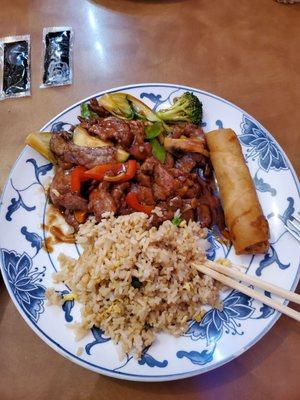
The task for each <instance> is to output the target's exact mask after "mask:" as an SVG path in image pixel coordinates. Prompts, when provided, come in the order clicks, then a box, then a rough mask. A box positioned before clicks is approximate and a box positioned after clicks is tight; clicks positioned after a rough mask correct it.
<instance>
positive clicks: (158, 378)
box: [0, 82, 300, 382]
mask: <svg viewBox="0 0 300 400" xmlns="http://www.w3.org/2000/svg"><path fill="white" fill-rule="evenodd" d="M140 87H163V88H167V87H168V88H174V89H185V90H190V91H194V92H196V93H199V94H204V95H206V96H208V97H212V98H214V99H216V100H218V101H221V102H222V103H226V104H227V105H229V106H231V107H233V108H235V109H237V110H238V111H240V112H241V113H242V114H244V115H245V116H247V117H249V118H250V119H251V120H252V121H254V122H255V123H256V124H258V126H259V127H261V128H262V129H263V130H264V131H265V132H266V133H267V134H268V135H269V136H270V137H271V138H272V139H273V140H274V142H275V143H276V145H277V146H278V148H279V149H280V150H281V151H282V153H283V155H284V157H285V160H286V161H287V164H288V167H289V169H290V170H291V173H292V177H293V179H294V182H295V185H296V188H297V192H298V196H299V198H300V184H299V179H298V177H297V174H296V172H295V170H294V167H293V165H292V163H291V161H290V160H289V158H288V157H287V155H286V153H285V151H284V150H283V149H282V147H281V146H280V144H279V143H278V142H277V140H276V139H275V138H274V136H273V135H272V134H271V133H270V132H269V131H268V130H267V129H266V128H265V127H264V126H263V125H262V124H261V123H260V122H259V121H257V120H256V119H255V118H254V117H252V116H251V115H250V114H248V113H247V112H246V111H245V110H243V109H242V108H240V107H238V106H237V105H235V104H234V103H232V102H230V101H228V100H226V99H224V98H222V97H220V96H217V95H215V94H213V93H210V92H207V91H204V90H201V89H197V88H195V87H191V86H186V85H178V84H172V83H155V82H154V83H138V84H129V85H123V86H117V87H113V88H109V89H105V90H102V91H100V92H96V93H94V94H92V95H90V96H87V97H86V98H84V99H82V100H79V101H78V102H76V103H74V104H72V105H71V106H69V107H67V108H65V109H64V110H63V111H61V112H60V113H59V114H57V115H56V116H54V117H53V118H52V119H51V120H49V121H48V122H47V123H46V124H44V125H43V127H42V128H41V129H40V131H43V130H45V129H46V128H47V127H48V126H49V125H51V124H52V123H53V122H54V121H55V120H57V119H58V118H59V117H60V116H62V115H64V114H65V113H67V112H69V111H71V110H72V109H74V108H76V107H78V106H79V105H80V104H81V103H83V102H85V101H87V100H89V99H91V98H93V97H95V96H99V95H101V94H104V93H113V92H117V91H120V90H126V89H135V88H140ZM27 147H29V146H28V145H25V146H24V148H23V149H22V150H21V152H20V153H19V155H18V157H17V159H16V160H15V162H14V163H13V165H12V167H11V169H10V171H9V174H8V176H7V179H6V182H5V184H4V186H3V191H2V193H1V196H0V213H1V211H2V206H3V198H4V194H5V193H6V190H7V186H8V183H9V182H10V179H11V177H12V174H13V171H14V170H15V168H16V167H17V165H18V163H19V162H20V159H21V158H22V156H23V154H24V153H25V151H26V148H27ZM0 242H1V241H0ZM0 248H2V247H1V243H0ZM299 267H300V265H299V266H298V269H297V273H296V276H295V278H294V281H293V284H292V286H291V290H292V291H295V289H296V287H297V284H298V282H299V279H300V268H299ZM0 269H1V272H2V277H3V280H4V283H5V286H6V289H7V291H8V293H9V295H10V298H11V300H12V301H13V303H14V305H15V306H16V308H17V310H18V311H19V313H20V314H21V316H22V318H23V319H24V320H25V322H26V323H27V325H28V326H29V327H30V328H31V329H32V330H33V331H34V332H35V333H36V334H37V336H38V337H39V338H40V339H41V340H42V341H43V342H45V343H47V344H48V346H50V347H51V348H52V349H53V350H55V351H56V352H57V353H59V354H60V355H62V356H63V357H65V358H67V359H68V360H70V361H72V362H74V363H75V364H77V365H80V366H81V367H83V368H86V369H89V370H92V371H94V372H97V373H99V374H103V375H106V376H109V377H113V378H117V379H123V380H130V381H142V382H162V381H172V380H179V379H184V378H188V377H192V376H196V375H200V374H203V373H205V372H208V371H211V370H214V369H217V368H219V367H221V366H222V365H225V364H227V363H228V362H230V361H232V360H233V359H235V358H237V357H238V356H240V355H241V354H243V353H244V352H246V351H247V350H249V349H250V348H251V347H252V346H254V345H255V344H256V343H257V342H258V341H259V340H260V339H261V338H262V337H263V336H265V335H266V334H267V333H268V332H269V331H270V329H271V328H272V327H273V326H274V325H275V323H276V322H277V321H278V319H279V317H280V316H281V314H280V313H279V312H277V311H276V312H275V313H274V314H273V316H272V318H271V320H270V322H269V324H268V325H267V326H266V327H265V328H264V330H263V331H262V332H261V333H260V334H259V335H258V336H256V337H255V339H254V340H252V341H251V342H249V343H247V345H246V346H244V347H243V348H242V349H241V350H240V351H238V352H236V353H234V354H232V355H231V356H230V357H227V358H226V359H224V360H222V361H219V362H217V363H215V364H213V365H208V366H206V367H202V368H200V369H196V370H193V371H190V372H183V373H176V374H166V375H138V374H129V373H125V372H122V371H112V370H109V369H106V368H104V367H100V366H97V365H95V364H92V363H90V362H89V361H86V360H82V359H81V358H79V357H78V356H77V355H76V354H72V353H70V352H69V351H68V350H67V349H65V348H63V347H62V346H61V345H60V344H59V343H57V342H56V341H54V340H53V339H51V338H50V337H49V336H48V335H47V334H46V333H45V332H44V331H43V330H42V329H40V328H39V327H38V326H37V325H36V324H35V323H33V322H32V321H31V320H30V318H29V317H28V316H27V315H26V313H25V312H24V311H23V309H22V308H21V306H20V305H19V303H18V302H17V300H16V299H15V296H14V295H13V293H12V290H11V288H10V286H9V284H8V282H7V277H6V275H5V273H4V271H3V265H2V262H0ZM284 304H288V301H285V302H284Z"/></svg>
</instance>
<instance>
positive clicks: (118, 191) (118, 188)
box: [111, 182, 130, 206]
mask: <svg viewBox="0 0 300 400" xmlns="http://www.w3.org/2000/svg"><path fill="white" fill-rule="evenodd" d="M129 186H130V183H129V182H124V183H120V184H117V185H114V186H113V188H112V190H111V195H112V198H113V199H114V201H115V203H116V205H117V206H119V205H120V204H122V203H124V201H125V200H124V197H125V191H126V190H127V189H128V188H129Z"/></svg>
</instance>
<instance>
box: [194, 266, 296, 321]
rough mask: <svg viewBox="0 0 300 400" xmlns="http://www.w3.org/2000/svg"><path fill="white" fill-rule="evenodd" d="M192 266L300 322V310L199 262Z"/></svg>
mask: <svg viewBox="0 0 300 400" xmlns="http://www.w3.org/2000/svg"><path fill="white" fill-rule="evenodd" d="M193 266H194V268H196V269H197V270H198V271H200V272H202V273H203V274H205V275H209V276H211V277H212V278H214V279H216V280H217V281H219V282H222V283H223V284H224V285H226V286H229V287H231V288H232V289H236V290H238V291H239V292H242V293H244V294H246V295H247V296H249V297H253V298H254V299H256V300H258V301H261V302H262V303H263V304H266V305H267V306H269V307H272V308H274V309H275V310H277V311H279V312H281V313H283V314H285V315H288V316H289V317H291V318H293V319H295V320H296V321H298V322H300V312H298V311H295V310H292V309H291V308H289V307H287V306H285V305H283V304H279V303H277V302H276V301H275V300H273V299H270V298H269V297H267V296H265V295H263V294H261V293H259V292H257V291H255V290H254V289H251V288H249V287H248V286H245V285H243V284H241V283H239V282H237V281H235V280H233V279H231V278H229V277H228V276H226V275H223V274H220V273H219V272H217V271H215V270H213V269H212V268H209V267H208V266H205V265H201V264H195V263H194V264H193Z"/></svg>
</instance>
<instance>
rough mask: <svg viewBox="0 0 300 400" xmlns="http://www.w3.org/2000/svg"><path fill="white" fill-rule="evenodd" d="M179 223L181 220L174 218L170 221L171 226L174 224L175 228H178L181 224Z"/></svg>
mask: <svg viewBox="0 0 300 400" xmlns="http://www.w3.org/2000/svg"><path fill="white" fill-rule="evenodd" d="M181 222H182V219H181V218H179V217H174V218H173V219H172V224H174V225H175V226H179V225H180V224H181Z"/></svg>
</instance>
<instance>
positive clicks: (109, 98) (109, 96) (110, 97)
mask: <svg viewBox="0 0 300 400" xmlns="http://www.w3.org/2000/svg"><path fill="white" fill-rule="evenodd" d="M97 101H98V104H99V105H100V106H102V107H103V108H105V110H107V111H109V112H110V113H111V114H112V115H115V116H116V117H118V118H122V119H127V120H131V119H141V120H147V121H150V122H156V121H160V119H159V118H158V117H157V115H156V114H155V112H153V111H152V110H151V108H150V107H148V106H147V105H146V104H145V103H143V102H142V101H141V100H139V99H137V98H136V97H134V96H132V95H130V94H127V93H122V92H117V93H106V94H104V95H103V96H101V97H99V98H98V99H97Z"/></svg>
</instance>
